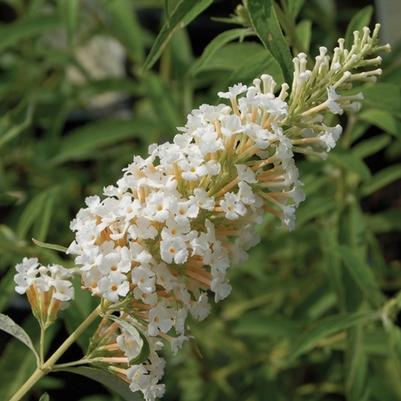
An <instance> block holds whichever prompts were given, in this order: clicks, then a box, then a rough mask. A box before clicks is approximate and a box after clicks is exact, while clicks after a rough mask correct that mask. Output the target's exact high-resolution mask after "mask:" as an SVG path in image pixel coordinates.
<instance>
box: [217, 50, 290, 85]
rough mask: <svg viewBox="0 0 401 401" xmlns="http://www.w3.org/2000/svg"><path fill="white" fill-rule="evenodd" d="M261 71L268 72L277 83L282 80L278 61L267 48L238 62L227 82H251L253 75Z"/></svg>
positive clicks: (255, 75)
mask: <svg viewBox="0 0 401 401" xmlns="http://www.w3.org/2000/svg"><path fill="white" fill-rule="evenodd" d="M263 73H267V74H270V75H271V76H272V77H273V78H274V80H275V81H276V82H277V84H279V85H280V84H281V83H283V81H284V78H283V73H282V71H281V68H280V65H279V63H278V62H277V60H276V59H275V58H274V57H273V56H272V55H271V54H270V52H269V51H268V50H267V49H261V50H260V51H258V52H255V53H254V54H253V55H251V56H250V57H248V59H247V60H246V61H244V62H243V63H241V64H239V65H238V67H237V69H235V70H234V71H233V72H232V74H231V75H230V76H229V78H228V84H231V83H236V82H252V80H253V79H254V78H255V77H257V76H258V75H260V74H263ZM222 86H223V85H222ZM223 88H224V86H223Z"/></svg>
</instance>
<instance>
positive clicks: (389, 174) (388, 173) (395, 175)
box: [362, 164, 401, 196]
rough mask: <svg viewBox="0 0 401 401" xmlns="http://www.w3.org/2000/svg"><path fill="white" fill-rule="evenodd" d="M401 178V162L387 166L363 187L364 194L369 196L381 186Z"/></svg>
mask: <svg viewBox="0 0 401 401" xmlns="http://www.w3.org/2000/svg"><path fill="white" fill-rule="evenodd" d="M400 178H401V164H395V165H393V166H390V167H386V168H384V169H383V170H380V171H379V172H378V173H376V174H375V175H374V176H373V177H372V178H371V179H370V181H369V182H367V183H366V184H365V185H364V186H363V187H362V194H363V195H364V196H368V195H370V194H372V193H373V192H376V191H377V190H379V189H380V188H383V187H385V186H386V185H389V184H391V183H392V182H394V181H396V180H399V179H400Z"/></svg>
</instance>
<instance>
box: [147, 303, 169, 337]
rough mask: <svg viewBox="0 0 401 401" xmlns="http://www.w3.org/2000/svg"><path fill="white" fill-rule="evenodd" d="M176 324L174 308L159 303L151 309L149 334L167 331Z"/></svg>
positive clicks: (154, 334)
mask: <svg viewBox="0 0 401 401" xmlns="http://www.w3.org/2000/svg"><path fill="white" fill-rule="evenodd" d="M173 325H174V314H173V311H172V309H170V308H167V307H166V306H165V304H164V303H159V304H157V305H156V306H155V307H153V308H152V309H150V311H149V325H148V334H149V335H150V336H157V335H158V334H159V333H160V332H162V333H167V332H168V331H169V330H170V329H171V328H172V327H173Z"/></svg>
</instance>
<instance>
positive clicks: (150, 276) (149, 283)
mask: <svg viewBox="0 0 401 401" xmlns="http://www.w3.org/2000/svg"><path fill="white" fill-rule="evenodd" d="M131 277H132V282H133V283H134V284H136V285H137V286H138V287H139V288H140V289H141V291H142V292H144V293H147V294H151V293H152V292H154V290H155V274H154V273H153V272H152V270H150V269H148V268H146V267H145V266H137V267H135V268H134V269H133V270H132V273H131Z"/></svg>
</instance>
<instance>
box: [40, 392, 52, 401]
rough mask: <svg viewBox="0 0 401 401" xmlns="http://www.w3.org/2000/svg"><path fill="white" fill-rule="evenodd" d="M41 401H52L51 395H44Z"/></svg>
mask: <svg viewBox="0 0 401 401" xmlns="http://www.w3.org/2000/svg"><path fill="white" fill-rule="evenodd" d="M39 401H50V397H49V394H47V393H44V394H42V396H41V397H40V398H39Z"/></svg>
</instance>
